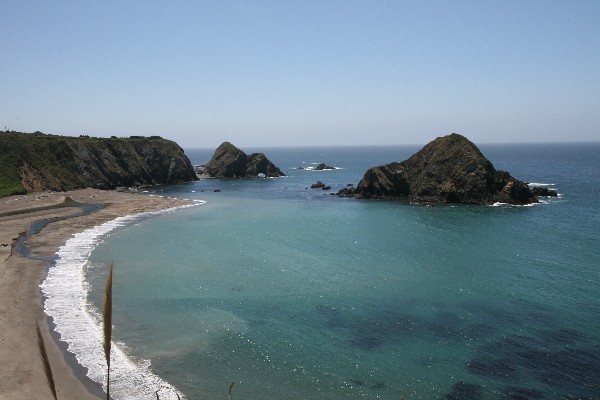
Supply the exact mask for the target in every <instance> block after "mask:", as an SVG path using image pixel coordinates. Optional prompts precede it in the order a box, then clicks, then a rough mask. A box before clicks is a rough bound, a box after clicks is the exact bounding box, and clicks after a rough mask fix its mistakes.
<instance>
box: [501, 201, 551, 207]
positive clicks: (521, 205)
mask: <svg viewBox="0 0 600 400" xmlns="http://www.w3.org/2000/svg"><path fill="white" fill-rule="evenodd" d="M538 204H546V203H544V202H542V201H540V202H539V203H529V204H509V203H500V202H495V203H494V204H491V205H490V207H533V206H536V205H538Z"/></svg>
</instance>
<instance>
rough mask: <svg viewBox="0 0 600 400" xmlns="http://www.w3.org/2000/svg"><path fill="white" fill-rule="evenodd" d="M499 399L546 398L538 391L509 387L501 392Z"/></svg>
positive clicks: (532, 399)
mask: <svg viewBox="0 0 600 400" xmlns="http://www.w3.org/2000/svg"><path fill="white" fill-rule="evenodd" d="M500 398H501V399H504V400H535V399H545V398H546V396H545V395H544V393H543V392H542V391H541V390H538V389H529V388H524V387H515V386H509V387H507V388H505V389H504V390H503V392H502V394H501V395H500Z"/></svg>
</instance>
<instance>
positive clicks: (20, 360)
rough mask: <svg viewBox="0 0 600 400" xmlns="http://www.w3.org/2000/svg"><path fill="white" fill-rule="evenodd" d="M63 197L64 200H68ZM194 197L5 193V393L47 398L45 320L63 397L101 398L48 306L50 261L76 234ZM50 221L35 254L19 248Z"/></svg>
mask: <svg viewBox="0 0 600 400" xmlns="http://www.w3.org/2000/svg"><path fill="white" fill-rule="evenodd" d="M67 197H68V198H70V199H72V200H74V201H75V202H78V203H86V204H98V203H101V204H104V205H105V206H106V207H105V208H103V209H101V210H98V211H96V212H93V213H91V214H87V215H80V216H73V214H76V213H78V212H80V211H81V207H78V206H77V204H74V203H69V202H68V201H67V202H66V203H65V199H66V198H67ZM63 203H64V204H63ZM192 203H193V202H192V201H189V200H182V199H173V198H164V197H158V196H150V195H146V194H132V193H125V192H117V191H101V190H95V189H82V190H75V191H68V192H60V193H49V192H45V193H36V194H30V195H22V196H9V197H4V198H0V344H1V345H0V375H1V376H2V380H1V381H0V399H13V398H29V399H40V400H41V399H48V398H51V393H50V390H49V388H48V385H47V383H46V377H45V375H44V372H43V366H42V362H41V360H40V357H39V352H38V345H37V336H36V334H35V322H36V321H38V322H39V323H40V328H41V330H42V335H43V337H44V342H45V344H46V347H47V352H48V356H49V359H50V365H51V367H52V370H53V374H54V380H55V383H56V387H57V393H58V397H59V398H69V399H83V400H87V399H99V398H102V394H103V392H102V389H101V388H99V385H98V384H97V383H95V382H92V381H91V380H90V379H89V378H87V377H86V376H85V369H84V368H83V367H81V366H80V365H78V364H77V365H73V362H74V361H75V358H74V356H73V355H72V354H70V353H67V352H65V347H66V346H65V343H64V342H58V341H57V340H55V339H56V336H57V334H56V332H55V331H54V330H53V329H50V327H49V324H50V322H51V321H50V318H48V317H47V315H46V314H45V313H44V305H43V303H42V292H41V290H40V284H41V283H42V282H43V280H44V279H45V277H46V275H47V271H48V266H49V260H50V259H51V258H53V257H54V256H55V255H56V252H57V250H58V248H59V247H60V246H62V245H63V244H64V243H65V242H66V241H67V240H68V239H70V238H71V237H73V235H74V234H75V233H79V232H82V231H84V230H86V229H88V228H91V227H94V226H96V225H100V224H103V223H105V222H107V221H111V220H114V219H115V218H118V217H122V216H127V215H133V214H138V213H142V212H149V211H162V210H165V209H168V208H173V207H179V206H185V205H190V204H192ZM56 217H62V218H65V217H66V219H60V220H56V221H51V222H50V223H49V224H48V225H47V226H45V227H44V228H42V229H41V231H40V232H38V233H36V234H34V235H32V237H31V238H29V240H28V241H27V244H28V246H29V248H30V249H31V254H32V255H35V256H38V257H37V258H25V257H23V256H21V255H20V254H18V253H17V252H16V250H14V249H13V246H14V244H13V239H16V238H18V237H19V236H20V235H21V234H22V232H27V231H28V230H29V227H30V226H31V225H32V224H34V223H36V222H40V221H42V220H48V219H51V218H56Z"/></svg>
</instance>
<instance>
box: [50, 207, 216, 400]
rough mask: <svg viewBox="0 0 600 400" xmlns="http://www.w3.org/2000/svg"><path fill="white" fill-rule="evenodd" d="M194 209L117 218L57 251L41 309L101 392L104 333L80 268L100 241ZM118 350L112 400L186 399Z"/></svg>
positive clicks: (113, 368)
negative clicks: (160, 217)
mask: <svg viewBox="0 0 600 400" xmlns="http://www.w3.org/2000/svg"><path fill="white" fill-rule="evenodd" d="M198 204H204V202H203V201H196V202H195V204H191V205H187V206H181V207H174V208H170V209H166V210H162V211H152V212H144V213H140V214H135V215H128V216H124V217H118V218H116V219H114V220H112V221H108V222H106V223H104V224H102V225H99V226H94V227H93V228H90V229H87V230H85V231H83V232H79V233H76V234H75V235H74V236H73V237H72V238H71V239H69V240H67V242H66V243H65V244H64V245H63V246H62V247H60V248H59V249H58V251H57V255H58V260H57V261H56V264H55V265H54V266H53V267H51V268H50V270H49V271H48V276H47V278H46V280H44V282H43V283H42V284H41V285H40V288H41V290H42V294H43V295H44V297H45V301H44V310H45V312H46V314H47V315H48V316H50V317H52V318H53V320H54V323H55V324H56V328H55V329H56V331H57V332H58V333H59V334H60V337H61V340H62V341H64V342H66V343H67V348H68V350H69V351H70V352H71V353H73V354H75V357H76V358H77V361H78V362H79V364H80V365H82V366H83V367H85V368H87V375H88V377H89V378H91V379H92V380H93V381H94V382H98V383H100V384H101V385H102V387H103V389H104V390H105V391H106V360H105V358H104V351H103V348H102V343H103V340H104V339H103V331H102V326H101V323H100V321H99V320H98V319H97V318H94V316H93V315H92V312H91V311H90V308H89V304H88V301H87V294H88V289H87V286H88V285H87V283H86V281H85V277H84V269H85V266H86V264H87V263H88V258H89V256H90V254H91V252H92V250H93V249H94V247H95V246H96V245H97V244H98V243H99V241H100V240H101V239H102V238H103V237H105V236H106V235H107V234H108V233H110V232H111V231H113V230H115V229H117V228H119V227H122V226H126V225H131V224H134V223H136V222H139V221H141V220H143V219H146V218H149V217H152V216H155V215H159V214H164V213H168V212H172V211H175V210H178V209H181V208H187V207H190V206H194V205H198ZM122 348H123V346H122V345H119V344H118V343H114V342H113V345H112V349H113V350H112V354H111V368H110V393H111V397H112V398H113V399H115V400H142V399H144V400H145V399H155V398H156V395H155V392H156V391H157V390H159V392H158V393H159V395H160V398H161V399H173V400H175V399H177V396H178V395H179V396H180V398H181V399H184V398H185V397H184V396H183V395H182V394H181V393H179V392H178V391H177V390H176V389H175V388H174V387H172V386H171V385H169V384H168V383H167V382H165V381H164V380H162V379H161V378H160V377H158V376H157V375H155V374H153V373H152V371H151V370H150V368H149V367H150V362H149V361H148V360H142V361H140V362H138V363H136V362H133V361H132V360H131V359H130V358H129V357H127V355H126V354H125V352H124V351H123V350H122Z"/></svg>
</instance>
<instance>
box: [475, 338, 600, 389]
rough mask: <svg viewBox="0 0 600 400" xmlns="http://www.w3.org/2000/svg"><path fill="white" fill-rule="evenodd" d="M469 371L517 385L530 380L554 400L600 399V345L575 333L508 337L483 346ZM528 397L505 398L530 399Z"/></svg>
mask: <svg viewBox="0 0 600 400" xmlns="http://www.w3.org/2000/svg"><path fill="white" fill-rule="evenodd" d="M467 369H468V371H469V372H471V373H473V374H476V375H479V376H484V377H489V378H491V379H494V380H504V379H508V378H510V379H511V381H512V382H514V383H518V381H519V379H520V377H522V376H526V377H528V379H534V380H535V381H537V383H538V384H540V385H543V386H545V387H547V388H548V389H547V391H550V390H551V391H552V393H553V397H554V396H559V397H560V398H569V397H572V398H580V399H585V398H595V399H600V373H599V371H600V345H598V344H596V343H593V342H592V341H591V340H590V339H589V338H588V337H586V336H585V335H583V334H582V333H580V332H578V331H576V330H574V329H556V330H548V331H542V332H540V333H539V334H538V335H537V336H535V337H532V336H526V335H508V336H505V337H503V338H500V339H498V340H496V341H494V342H492V343H490V344H488V345H486V346H483V347H482V348H481V349H480V356H479V357H477V358H475V359H472V360H471V361H470V362H469V363H468V365H467ZM513 391H514V390H513ZM544 393H545V392H530V393H529V398H543V397H539V396H541V395H543V394H544ZM533 394H535V395H536V396H538V397H532V395H533ZM511 396H512V395H511ZM518 396H521V397H518ZM524 396H525V394H523V393H521V394H519V393H516V394H515V395H514V396H513V397H509V396H508V395H507V396H505V397H506V398H515V399H519V398H528V397H524Z"/></svg>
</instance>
